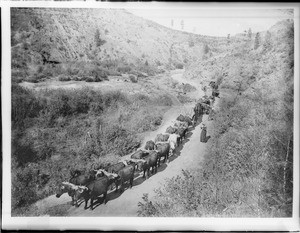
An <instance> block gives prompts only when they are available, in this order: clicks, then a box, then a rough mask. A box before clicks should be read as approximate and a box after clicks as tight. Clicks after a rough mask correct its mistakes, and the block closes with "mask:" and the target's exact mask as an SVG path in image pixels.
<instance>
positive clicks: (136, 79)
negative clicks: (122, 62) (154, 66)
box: [129, 75, 138, 83]
mask: <svg viewBox="0 0 300 233" xmlns="http://www.w3.org/2000/svg"><path fill="white" fill-rule="evenodd" d="M129 79H130V81H131V82H133V83H137V82H138V78H137V77H136V76H135V75H129Z"/></svg>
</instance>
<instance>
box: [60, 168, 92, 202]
mask: <svg viewBox="0 0 300 233" xmlns="http://www.w3.org/2000/svg"><path fill="white" fill-rule="evenodd" d="M71 175H73V177H71V179H70V180H69V182H63V184H62V185H60V186H59V187H58V188H57V191H56V197H57V198H59V197H60V196H61V195H62V194H64V193H68V194H69V196H70V197H71V198H72V202H71V205H74V204H75V205H76V206H78V203H77V201H75V200H74V195H75V188H74V187H75V186H77V185H86V184H87V183H89V182H91V181H93V180H94V179H95V175H94V173H92V172H91V173H89V174H88V175H84V174H81V172H80V171H78V170H76V171H75V172H74V173H73V172H71ZM72 184H73V185H75V186H72Z"/></svg>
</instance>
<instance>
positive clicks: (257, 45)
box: [254, 32, 260, 49]
mask: <svg viewBox="0 0 300 233" xmlns="http://www.w3.org/2000/svg"><path fill="white" fill-rule="evenodd" d="M259 46H260V34H259V32H258V33H256V35H255V40H254V49H257V48H258V47H259Z"/></svg>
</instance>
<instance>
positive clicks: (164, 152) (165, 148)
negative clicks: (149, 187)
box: [156, 142, 170, 167]
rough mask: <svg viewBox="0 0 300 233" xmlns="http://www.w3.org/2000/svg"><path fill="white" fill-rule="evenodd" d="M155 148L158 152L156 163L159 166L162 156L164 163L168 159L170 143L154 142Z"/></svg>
mask: <svg viewBox="0 0 300 233" xmlns="http://www.w3.org/2000/svg"><path fill="white" fill-rule="evenodd" d="M156 150H157V152H158V164H157V166H158V167H159V166H160V160H161V158H162V157H164V163H165V162H166V161H167V160H168V156H169V150H170V144H169V143H168V142H166V143H158V144H156Z"/></svg>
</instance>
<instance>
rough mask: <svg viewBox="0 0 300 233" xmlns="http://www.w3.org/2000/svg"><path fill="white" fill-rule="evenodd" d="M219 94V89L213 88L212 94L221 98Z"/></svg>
mask: <svg viewBox="0 0 300 233" xmlns="http://www.w3.org/2000/svg"><path fill="white" fill-rule="evenodd" d="M219 95H220V92H219V90H213V91H212V96H214V97H218V98H220V97H219Z"/></svg>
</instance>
